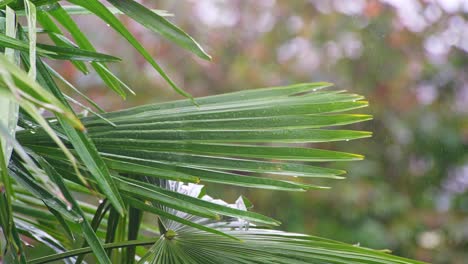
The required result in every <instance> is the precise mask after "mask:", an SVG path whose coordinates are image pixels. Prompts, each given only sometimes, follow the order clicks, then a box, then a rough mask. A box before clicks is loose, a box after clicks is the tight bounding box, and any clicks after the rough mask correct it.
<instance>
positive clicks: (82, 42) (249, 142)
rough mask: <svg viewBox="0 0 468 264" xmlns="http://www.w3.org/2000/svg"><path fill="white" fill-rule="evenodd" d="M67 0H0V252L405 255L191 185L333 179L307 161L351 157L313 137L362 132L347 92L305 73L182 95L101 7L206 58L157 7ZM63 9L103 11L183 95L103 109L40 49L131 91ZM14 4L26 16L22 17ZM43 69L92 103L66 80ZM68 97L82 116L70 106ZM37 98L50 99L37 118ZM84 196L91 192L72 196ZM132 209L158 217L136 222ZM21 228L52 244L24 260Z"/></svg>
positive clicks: (14, 259)
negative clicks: (330, 235)
mask: <svg viewBox="0 0 468 264" xmlns="http://www.w3.org/2000/svg"><path fill="white" fill-rule="evenodd" d="M69 2H72V3H73V4H76V6H66V5H62V2H61V1H54V0H40V1H33V0H18V1H14V0H11V1H3V2H2V3H0V7H1V11H0V18H1V19H0V23H2V25H3V24H4V27H1V29H2V31H1V32H0V47H2V48H3V50H5V56H3V55H0V73H1V75H0V77H1V79H0V92H1V95H2V98H1V99H2V101H1V102H2V103H3V102H6V103H5V105H6V104H7V103H8V105H7V106H2V107H3V108H2V109H7V110H8V112H7V113H8V114H6V115H5V116H2V120H0V132H1V133H0V134H1V139H2V140H1V141H0V143H1V144H0V145H1V146H0V148H1V149H2V150H7V148H14V152H13V155H12V157H11V159H9V152H8V151H4V152H3V151H2V153H1V154H2V155H1V156H0V161H1V162H0V165H1V166H0V171H1V181H0V210H1V211H0V212H1V217H0V226H1V227H2V234H3V235H1V236H0V237H2V239H0V245H1V249H2V252H1V253H0V259H1V258H3V260H4V261H6V262H8V263H10V262H11V263H26V261H28V262H30V263H49V262H52V261H56V260H63V261H65V262H67V263H81V262H82V261H83V260H84V256H85V255H86V254H87V253H92V255H93V256H94V257H95V258H96V259H97V261H98V262H99V263H133V262H134V261H135V260H139V261H140V262H141V263H417V262H415V261H411V260H406V259H401V258H398V257H395V256H392V255H390V254H387V253H384V252H381V251H375V250H370V249H365V248H361V247H358V246H353V245H347V244H343V243H339V242H336V241H330V240H326V239H322V238H317V237H312V236H305V235H299V234H291V233H285V232H280V231H274V230H271V229H270V228H271V227H273V226H276V225H278V224H279V222H278V221H276V220H274V219H272V218H269V217H267V216H263V215H260V214H257V213H255V212H252V211H249V210H247V209H248V208H249V207H250V205H249V202H248V200H247V199H246V198H245V197H241V198H239V200H237V201H236V204H235V205H232V204H228V203H225V202H223V201H222V200H217V199H213V198H211V197H209V196H207V195H205V190H204V188H202V186H201V185H199V184H198V183H214V184H223V185H235V186H240V187H247V188H262V189H270V190H281V191H306V190H308V189H322V188H325V187H323V186H318V185H316V184H315V183H314V178H330V179H339V178H342V176H341V175H342V174H343V173H344V171H342V170H339V169H331V168H327V167H323V166H322V162H328V161H352V160H359V159H362V158H363V157H362V156H360V155H358V154H350V153H344V152H339V151H332V150H325V149H321V148H319V147H320V143H321V142H330V141H348V140H355V139H361V138H365V137H369V136H370V133H369V132H365V131H355V130H348V129H345V128H342V127H341V126H343V125H348V124H353V123H357V122H362V121H366V120H369V119H370V118H371V117H370V116H369V115H361V114H352V113H348V111H350V110H354V109H358V108H361V107H365V106H367V102H366V101H365V100H364V99H363V97H362V96H360V95H355V94H351V93H348V92H345V91H340V90H334V89H326V88H328V87H329V86H330V84H328V83H305V84H298V85H292V86H284V87H273V88H264V89H256V90H245V91H240V92H236V93H231V94H225V95H216V96H210V97H204V98H197V99H196V100H194V99H193V98H191V96H190V95H189V94H187V93H186V92H184V91H183V90H182V89H181V88H180V87H178V86H177V85H176V84H175V83H174V82H173V81H172V80H171V79H170V77H169V76H168V75H167V74H166V73H165V72H164V71H163V69H162V68H161V67H160V66H159V64H158V63H157V62H156V61H155V60H154V58H152V57H151V56H150V55H149V53H148V52H147V51H146V50H145V48H144V47H143V46H142V45H141V44H140V43H139V42H138V41H137V39H136V38H135V37H134V36H133V35H132V34H131V33H130V32H129V31H128V30H127V29H126V28H125V26H124V25H123V24H122V23H121V22H120V21H119V20H118V19H117V17H116V15H118V14H125V15H127V16H129V17H130V18H132V19H134V20H135V21H136V22H138V23H140V24H141V25H143V26H145V27H146V28H148V29H149V30H151V31H153V32H155V33H157V34H160V35H161V36H162V37H164V38H166V39H168V40H170V41H172V42H173V43H175V44H177V45H179V46H180V47H182V48H184V49H186V50H188V51H190V52H192V53H194V54H196V55H197V56H199V57H201V58H203V59H210V56H209V55H208V54H206V52H205V51H204V50H203V49H202V48H201V46H200V45H199V44H198V43H197V42H196V41H195V40H193V39H192V38H191V37H190V36H189V35H187V34H186V33H185V32H183V31H182V30H181V29H179V28H178V27H177V26H175V25H174V24H172V23H171V22H169V21H168V20H166V19H165V18H164V16H167V13H166V12H165V11H161V10H149V9H147V8H146V7H144V6H142V5H141V4H139V3H137V2H135V1H131V0H112V1H109V3H110V4H112V5H113V6H114V7H109V6H105V5H103V4H102V3H101V2H100V1H97V0H96V1H95V0H92V1H89V0H86V1H82V0H73V1H69ZM76 14H79V15H82V14H87V15H96V16H97V17H99V18H101V19H102V20H103V21H104V22H106V23H107V24H109V26H110V27H111V28H113V29H114V30H116V32H118V33H119V34H120V35H121V36H122V37H124V38H125V39H126V40H127V41H128V42H129V43H130V44H131V45H132V46H133V47H135V49H136V50H137V51H138V52H139V53H140V54H141V55H142V56H143V57H144V58H145V59H146V60H147V61H148V63H149V64H150V65H152V66H153V68H154V69H155V70H156V71H157V72H158V73H159V74H161V76H162V77H163V78H164V79H165V80H166V81H167V82H168V84H169V85H170V86H171V87H172V88H173V89H174V90H175V91H177V92H178V93H180V94H182V95H184V96H186V97H187V98H189V99H186V100H180V101H175V102H167V103H160V104H152V105H146V106H141V107H136V108H131V109H126V110H122V111H117V112H112V113H103V110H102V109H100V108H99V106H98V105H97V104H96V103H94V102H93V101H92V100H91V99H89V98H87V97H86V95H84V94H82V93H81V92H80V91H79V89H77V88H76V87H74V86H73V85H72V84H70V83H69V82H68V81H67V80H66V79H65V78H63V77H62V76H60V75H59V74H58V73H57V72H55V71H54V70H53V69H52V67H50V66H49V65H47V64H46V62H45V61H43V58H44V57H47V58H52V59H63V60H69V61H71V62H72V63H73V65H74V66H75V67H76V68H77V69H78V70H79V71H81V72H82V73H84V74H87V73H89V66H91V67H90V68H92V69H93V70H94V71H95V72H96V73H97V74H98V75H99V76H100V77H101V78H102V80H103V82H104V83H105V84H106V85H107V86H108V87H109V88H110V89H112V90H114V91H115V92H116V93H118V94H119V95H120V96H122V97H125V96H126V95H127V93H128V92H129V93H133V91H132V90H131V89H130V88H129V87H128V86H127V85H126V84H125V83H124V82H122V81H121V80H119V79H118V77H117V76H115V75H114V74H113V73H112V72H111V71H110V70H109V68H108V67H107V65H106V64H105V63H108V62H114V61H118V58H116V57H114V56H112V55H107V54H102V53H99V52H97V51H96V50H97V49H96V48H95V47H94V46H93V45H92V44H91V42H90V41H89V40H88V38H87V37H86V35H85V34H84V33H83V32H81V30H80V28H79V27H78V25H77V24H76V23H75V22H74V20H73V18H72V15H76ZM15 15H24V16H26V18H27V26H23V25H21V24H19V23H18V22H17V20H16V18H15ZM36 20H37V21H36ZM36 22H39V23H40V25H41V27H42V28H40V29H39V28H38V27H36ZM65 31H68V33H69V36H71V37H72V38H73V39H69V38H68V37H67V34H66V32H65ZM42 33H46V34H47V35H48V36H49V37H50V40H51V42H52V43H54V45H50V44H38V43H37V42H36V34H42ZM88 64H89V65H88ZM57 81H60V82H62V83H64V84H65V85H67V86H68V87H69V88H71V89H72V90H74V91H76V94H77V95H78V96H82V97H83V98H84V99H85V100H86V101H88V103H89V104H90V105H91V106H92V107H94V108H95V109H96V111H94V110H92V109H91V108H89V107H87V106H83V105H82V104H79V103H77V101H76V100H74V99H73V98H72V97H71V96H68V95H65V94H64V93H63V92H62V91H61V90H60V89H59V85H57V83H56V82H57ZM70 103H73V104H77V105H78V106H79V107H83V108H85V109H89V110H91V112H92V113H95V115H93V116H90V117H80V118H78V117H77V115H76V114H75V113H74V111H73V110H72V107H71V105H70ZM17 105H18V106H19V109H20V110H19V115H17V110H16V108H15V107H16V106H17ZM43 109H45V110H47V111H48V113H50V114H51V115H50V116H49V117H48V118H45V117H44V116H43V115H42V111H43ZM16 120H17V121H18V129H16V130H17V131H16V135H15V133H14V127H15V126H14V124H15V123H16ZM12 127H13V130H12ZM12 131H13V132H12ZM15 137H16V139H15ZM4 146H7V147H4ZM5 154H6V155H5ZM4 161H7V162H4ZM317 162H319V163H318V164H319V165H317V164H315V165H313V164H314V163H317ZM183 183H190V184H189V185H185V184H183ZM77 197H80V199H77ZM93 199H94V200H97V199H99V201H100V202H99V203H97V205H92V204H88V203H86V202H84V201H85V200H88V201H89V200H93ZM144 213H151V214H156V215H157V217H153V218H150V219H153V221H150V222H146V221H143V216H144ZM25 237H29V238H31V239H33V240H36V241H37V243H40V244H43V245H45V246H47V247H49V248H51V249H52V250H54V251H56V252H57V254H56V255H51V256H44V257H42V258H38V259H32V260H31V259H29V260H27V259H26V255H25V249H24V245H23V244H24V243H23V242H22V238H25ZM140 246H150V248H149V249H145V247H140ZM115 248H120V250H112V249H115Z"/></svg>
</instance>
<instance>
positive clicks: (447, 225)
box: [54, 0, 468, 263]
mask: <svg viewBox="0 0 468 264" xmlns="http://www.w3.org/2000/svg"><path fill="white" fill-rule="evenodd" d="M140 2H142V3H144V4H145V5H146V6H149V7H154V8H160V9H164V10H168V11H169V12H173V13H176V14H177V16H176V17H173V18H171V19H172V20H173V21H175V22H176V24H178V25H179V26H180V27H181V28H183V29H184V30H186V31H188V33H189V34H191V35H193V36H197V39H198V40H199V41H200V42H201V43H202V45H203V46H204V47H205V48H206V49H207V51H208V53H209V54H211V55H212V56H213V61H212V62H207V61H203V60H201V59H198V58H196V57H195V56H193V55H191V54H189V53H188V52H182V51H181V50H180V49H178V48H177V47H174V46H173V45H171V44H170V43H168V42H166V41H163V40H161V39H160V38H158V37H157V36H155V35H153V34H151V33H150V32H149V31H147V30H145V29H144V28H143V27H141V26H140V25H138V24H134V23H132V22H130V20H128V21H126V22H127V25H128V26H129V27H131V29H132V30H133V32H135V33H136V34H137V35H138V37H139V40H140V41H142V43H143V45H144V46H145V47H148V48H149V50H150V51H151V52H152V53H153V55H154V57H156V58H157V59H159V62H160V63H162V64H163V66H164V68H165V69H166V70H167V71H168V73H170V75H171V76H172V77H173V78H174V80H175V81H176V83H178V84H179V85H180V86H181V87H183V88H184V89H186V90H187V91H189V92H190V93H192V94H193V95H194V96H202V95H208V94H218V93H224V92H229V91H234V90H238V89H240V88H241V87H242V88H244V87H245V88H248V87H262V86H273V85H282V84H289V83H295V82H308V81H329V82H334V83H335V84H336V86H337V87H338V88H339V89H347V90H349V91H352V92H356V93H360V94H364V95H366V97H368V98H369V101H370V103H371V107H370V108H369V110H367V111H370V113H371V114H373V115H374V120H373V121H371V122H367V123H366V124H361V125H360V127H356V128H359V129H364V130H371V131H374V137H373V138H372V139H370V140H369V139H367V140H358V141H355V142H346V144H345V145H343V146H341V149H343V150H349V151H352V152H358V153H362V154H364V155H366V157H367V159H366V160H365V161H361V162H353V163H349V164H347V163H342V164H337V165H339V166H341V167H342V168H344V169H346V170H347V171H348V172H349V174H348V181H351V182H331V183H330V182H328V183H327V185H331V186H332V187H333V188H332V189H331V190H328V191H310V192H309V193H307V194H303V193H298V194H294V193H283V192H271V191H258V190H248V189H239V188H232V187H225V188H224V189H220V188H219V186H218V187H217V188H216V189H214V188H213V189H211V190H212V191H214V190H217V191H218V193H219V194H220V193H223V197H229V198H232V199H234V198H235V197H237V196H239V195H241V194H243V195H246V196H247V197H249V198H250V199H251V200H252V202H253V203H254V204H255V205H256V211H258V212H260V213H265V214H267V215H270V216H272V217H274V218H276V219H278V220H280V221H282V222H283V223H284V224H283V226H282V228H283V229H285V230H288V231H297V232H305V233H310V234H316V235H320V236H325V237H329V238H333V239H337V240H342V241H346V242H350V243H359V244H361V245H363V246H372V247H374V248H386V249H391V250H393V251H394V252H395V253H396V254H398V255H402V256H406V257H411V258H416V259H419V260H425V261H429V262H433V263H466V260H467V259H468V251H467V250H466V249H467V248H468V195H467V192H466V191H467V189H468V54H467V52H468V20H467V19H468V1H466V0H424V1H417V0H381V1H377V0H369V1H365V0H353V1H351V0H329V1H321V0H309V1H285V0H283V1H274V0H257V1H249V2H247V1H241V0H232V1H217V0H211V1H208V0H206V1H195V0H191V1H189V0H187V1H183V2H181V1H168V0H164V1H157V4H156V3H154V1H149V0H148V1H140ZM175 11H177V12H175ZM122 19H125V18H123V17H122ZM79 22H80V25H81V26H82V28H83V30H84V31H85V32H86V33H87V34H89V36H91V37H92V40H93V42H94V44H95V45H96V46H97V47H103V49H104V50H103V51H104V52H111V51H112V52H116V51H117V52H118V56H120V57H122V58H123V59H124V61H125V62H126V63H125V64H123V63H120V64H116V65H115V68H114V69H112V70H113V71H114V72H115V73H116V74H117V75H118V76H119V77H120V78H121V79H122V80H124V81H126V82H127V83H130V84H132V88H133V89H134V90H135V91H136V92H137V95H136V96H134V97H130V98H128V99H127V101H124V102H122V101H121V99H120V98H118V97H117V96H116V95H115V94H113V93H112V92H111V91H110V90H109V89H107V88H104V86H103V83H101V82H100V81H98V80H99V79H98V78H97V77H96V76H94V75H92V74H91V75H87V76H84V75H82V74H80V73H79V72H77V71H76V70H75V69H74V68H73V67H72V66H71V65H69V64H68V62H64V64H63V65H59V66H61V73H62V74H63V75H64V76H66V77H68V78H70V79H72V80H74V81H75V84H76V85H77V86H78V87H81V88H83V89H85V91H86V92H87V94H88V95H89V96H90V97H92V98H93V99H94V100H95V101H97V102H98V103H99V104H100V105H101V106H103V107H104V108H105V109H106V110H115V109H120V108H124V107H129V106H133V105H139V104H143V103H150V102H155V101H166V100H169V99H175V98H177V97H178V95H177V94H175V93H174V92H173V91H172V90H171V89H169V88H168V87H167V84H166V83H165V82H164V80H162V79H161V77H159V76H158V75H156V74H155V73H154V71H152V70H151V67H150V66H149V65H148V64H147V62H146V61H145V60H144V59H142V58H141V57H140V56H139V55H138V54H136V52H135V51H133V50H132V49H131V48H130V47H129V45H128V44H127V43H126V42H125V41H124V40H122V39H120V38H119V37H118V36H117V35H116V34H114V33H113V32H112V31H111V30H107V27H106V25H105V24H103V23H101V22H100V21H98V20H97V19H92V18H89V17H82V19H81V20H80V21H79ZM106 47H107V50H105V49H106ZM54 63H58V62H54ZM325 147H327V148H329V149H335V148H338V147H339V143H333V144H331V143H327V145H326V146H325Z"/></svg>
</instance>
